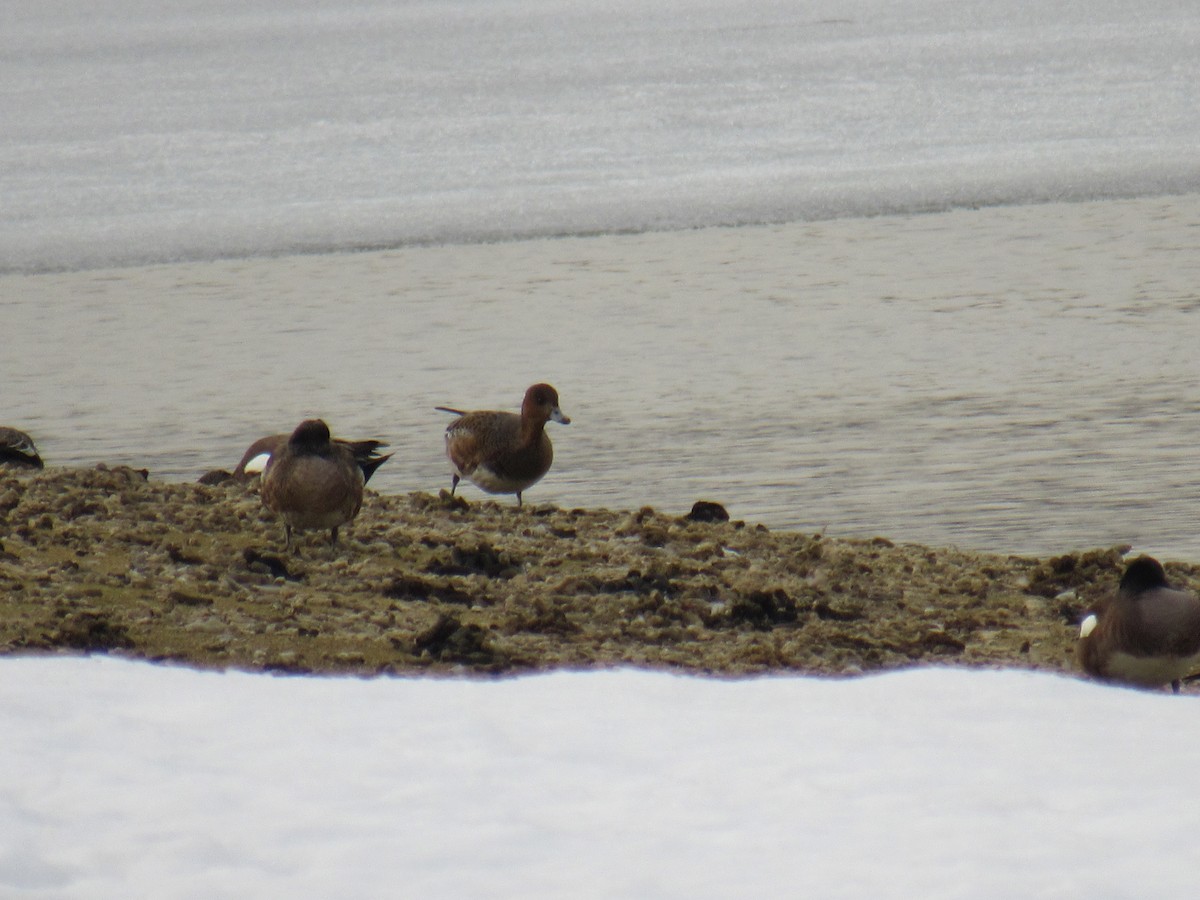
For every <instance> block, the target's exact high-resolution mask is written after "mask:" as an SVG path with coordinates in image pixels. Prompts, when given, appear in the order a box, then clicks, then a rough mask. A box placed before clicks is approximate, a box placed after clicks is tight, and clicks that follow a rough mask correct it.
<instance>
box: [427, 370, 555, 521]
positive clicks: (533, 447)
mask: <svg viewBox="0 0 1200 900" xmlns="http://www.w3.org/2000/svg"><path fill="white" fill-rule="evenodd" d="M437 408H438V409H439V410H441V411H442V412H449V413H454V414H455V415H457V416H459V418H458V419H456V420H455V421H453V422H451V423H450V427H449V428H447V429H446V456H447V457H448V458H449V460H450V466H451V468H452V469H453V480H452V481H451V484H450V495H451V496H453V495H454V491H455V489H456V488H457V487H458V482H459V480H460V479H463V478H466V479H467V480H468V481H470V482H471V483H472V484H474V485H476V486H477V487H479V488H482V489H483V490H485V491H487V492H488V493H489V494H516V495H517V506H521V505H522V501H521V494H522V492H523V491H525V490H526V489H528V488H529V487H530V486H532V485H534V484H536V483H537V482H538V481H539V480H541V478H542V476H543V475H545V474H546V473H547V472H549V471H550V464H551V463H552V462H553V461H554V447H553V445H552V444H551V443H550V437H549V435H547V434H546V431H545V427H546V423H547V422H559V423H561V424H563V425H569V424H571V420H570V419H568V418H567V417H566V416H564V415H563V412H562V410H561V409H559V406H558V391H556V390H555V389H554V388H552V387H551V386H550V385H548V384H535V385H533V386H532V387H531V388H529V390H527V391H526V392H525V399H524V400H523V401H522V403H521V414H520V415H517V414H516V413H511V412H495V411H492V410H484V411H477V412H466V411H464V410H461V409H452V408H450V407H448V406H439V407H437Z"/></svg>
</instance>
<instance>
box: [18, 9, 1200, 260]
mask: <svg viewBox="0 0 1200 900" xmlns="http://www.w3.org/2000/svg"><path fill="white" fill-rule="evenodd" d="M0 21H2V22H3V27H0V86H3V87H2V89H0V123H3V124H2V125H0V137H2V140H0V198H3V202H0V271H23V272H33V271H53V270H61V269H81V268H97V267H103V266H109V265H133V264H141V263H145V262H166V261H174V260H195V259H213V258H220V257H250V256H257V255H268V254H279V253H289V252H290V253H302V252H303V253H308V252H322V251H331V250H338V249H354V248H363V247H381V248H382V247H396V246H404V245H411V244H414V243H422V242H425V243H428V242H439V243H442V242H450V243H461V242H466V241H476V240H480V239H497V238H503V239H509V238H514V237H528V236H537V235H556V234H583V233H597V232H612V231H621V230H651V229H668V228H687V227H693V226H703V225H721V224H724V225H736V224H746V223H763V222H787V221H798V220H821V219H828V218H833V217H838V216H860V215H872V214H879V213H889V212H893V213H894V212H912V211H926V210H945V209H951V208H955V207H969V206H972V205H981V204H1002V203H1019V202H1031V201H1046V200H1061V199H1076V200H1078V199H1096V198H1111V197H1131V196H1149V195H1153V194H1166V193H1185V192H1189V191H1195V190H1197V189H1198V186H1200V156H1197V153H1196V148H1197V147H1198V146H1200V116H1197V115H1196V110H1197V109H1200V52H1197V47H1198V46H1200V6H1197V5H1196V4H1192V3H1181V2H1179V0H1140V2H1138V3H1136V4H1131V3H1128V2H1117V0H1087V2H1074V3H1066V2H1058V3H1041V4H1034V3H1029V2H1028V0H973V2H968V0H963V2H953V3H948V2H945V0H803V2H800V0H766V2H764V0H657V2H655V3H646V2H643V0H605V2H603V3H579V2H575V3H571V2H564V0H423V2H420V3H417V2H395V0H356V2H353V3H345V2H342V0H189V2H188V3H186V4H180V3H174V4H167V5H166V7H164V4H162V3H160V2H156V0H149V2H148V0H92V2H89V3H78V2H73V0H39V2H37V3H33V2H25V3H21V2H9V3H7V4H5V8H4V10H3V14H2V16H0Z"/></svg>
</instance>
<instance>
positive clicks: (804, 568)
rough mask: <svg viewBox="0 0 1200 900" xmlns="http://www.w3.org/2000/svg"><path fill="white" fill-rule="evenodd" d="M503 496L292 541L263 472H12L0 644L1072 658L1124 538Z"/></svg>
mask: <svg viewBox="0 0 1200 900" xmlns="http://www.w3.org/2000/svg"><path fill="white" fill-rule="evenodd" d="M714 499H719V498H714ZM506 501H507V498H506V500H502V501H501V502H492V501H490V500H479V501H473V502H472V501H464V500H463V499H462V498H453V499H452V498H450V497H448V496H447V495H446V494H445V493H444V492H443V493H442V494H441V495H437V496H435V495H431V494H422V493H414V494H409V495H397V496H391V495H381V494H377V493H373V492H370V491H368V497H367V499H366V501H365V503H364V506H363V510H362V513H361V514H360V516H359V518H358V520H357V521H356V522H355V524H354V526H353V527H352V528H351V529H349V531H348V532H347V533H345V534H344V535H343V537H342V540H341V542H340V543H339V546H338V547H337V548H335V549H331V548H330V547H329V546H328V544H327V540H326V538H325V537H323V536H321V535H318V534H308V535H305V536H303V537H302V539H301V540H300V542H299V549H298V553H297V554H294V555H291V556H289V555H287V554H285V553H284V552H283V536H282V528H281V527H280V526H279V524H278V522H276V521H275V520H274V518H273V516H272V515H271V514H270V513H268V512H267V511H266V510H264V509H263V508H262V506H261V504H260V502H259V498H258V494H257V492H256V489H255V487H254V485H252V484H251V485H246V484H243V483H241V482H237V481H227V482H225V483H222V484H217V485H205V484H180V483H167V482H159V481H156V480H155V479H153V478H150V479H147V478H146V477H145V475H144V473H142V472H139V471H134V470H132V469H128V468H125V467H112V468H109V467H107V466H104V465H100V466H98V467H96V468H91V469H82V468H80V469H49V470H46V471H43V472H36V473H35V472H18V471H10V470H0V598H2V599H0V611H2V612H0V653H6V654H9V653H87V652H105V653H112V654H119V655H122V656H127V657H133V658H143V659H147V660H153V661H169V662H174V663H182V664H188V665H194V666H199V667H204V668H216V669H224V668H236V669H244V670H260V671H273V672H288V673H337V674H355V675H364V676H366V675H379V674H405V675H411V674H418V673H429V674H516V673H521V672H529V671H535V670H544V669H552V668H560V667H570V668H586V667H605V666H618V665H633V666H645V667H654V668H661V669H671V670H677V671H680V672H692V673H705V674H716V675H728V676H738V675H749V674H756V673H764V672H792V673H805V674H818V675H828V676H847V675H856V674H861V673H866V672H874V671H880V670H887V669H894V668H899V667H905V666H913V665H925V664H939V665H965V666H987V667H1020V668H1029V669H1040V670H1049V671H1059V672H1075V671H1077V669H1076V664H1075V658H1074V646H1075V637H1076V634H1077V625H1076V623H1077V622H1078V621H1079V619H1080V617H1081V615H1082V613H1083V612H1084V611H1085V610H1086V609H1088V608H1090V607H1091V606H1092V605H1093V604H1094V603H1095V602H1096V600H1097V599H1099V598H1100V597H1102V596H1103V595H1104V594H1105V593H1107V592H1109V591H1111V590H1112V588H1113V586H1114V585H1115V584H1116V583H1117V580H1118V579H1119V577H1120V572H1121V568H1122V553H1123V552H1124V550H1126V549H1127V548H1124V547H1113V548H1101V549H1097V550H1093V551H1088V552H1083V553H1072V554H1068V555H1064V556H1060V557H1053V558H1045V559H1038V558H1032V557H1021V556H1007V555H995V554H987V553H977V552H970V551H964V550H957V549H954V548H942V547H938V548H934V547H924V546H919V545H914V544H904V543H900V542H897V541H894V540H892V539H888V538H882V537H880V538H875V539H872V540H849V539H842V538H830V537H824V536H821V535H811V534H799V533H792V532H773V531H770V530H768V529H766V528H765V527H763V526H762V525H757V524H754V523H752V522H720V521H718V522H696V521H690V520H688V519H687V518H686V517H685V516H684V515H682V514H680V513H666V512H662V511H655V510H652V509H649V508H644V509H641V510H638V511H611V510H596V509H560V508H556V507H551V506H538V505H536V504H535V503H534V504H527V505H526V506H525V508H524V509H517V508H516V507H515V506H514V505H513V504H512V503H511V501H507V502H506ZM681 507H682V512H683V513H686V512H687V510H688V509H689V508H690V507H691V501H690V500H688V501H686V502H683V503H681ZM1168 570H1169V574H1170V576H1171V577H1172V578H1174V579H1176V580H1178V581H1180V582H1182V583H1193V582H1195V581H1196V580H1197V577H1198V575H1200V572H1198V571H1197V569H1196V567H1192V566H1188V565H1181V564H1169V565H1168Z"/></svg>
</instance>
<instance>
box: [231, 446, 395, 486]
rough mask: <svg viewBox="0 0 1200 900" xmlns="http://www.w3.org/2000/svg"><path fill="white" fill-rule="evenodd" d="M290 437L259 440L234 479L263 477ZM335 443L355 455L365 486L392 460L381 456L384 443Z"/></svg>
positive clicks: (248, 452)
mask: <svg viewBox="0 0 1200 900" xmlns="http://www.w3.org/2000/svg"><path fill="white" fill-rule="evenodd" d="M289 437H290V435H286V434H272V435H268V436H267V437H263V438H259V439H258V440H257V441H255V442H254V443H253V444H251V445H250V446H249V447H248V448H247V449H246V452H245V453H244V454H242V459H241V461H240V462H239V463H238V464H237V468H236V469H234V470H233V477H234V478H237V479H238V480H243V479H247V478H250V477H251V476H253V475H261V474H262V473H263V471H264V470H265V469H266V468H267V464H268V463H270V461H271V457H272V456H274V455H275V454H276V453H278V452H279V451H280V450H281V449H283V447H284V446H286V445H287V442H288V438H289ZM333 442H334V443H335V444H341V445H342V446H344V447H349V448H350V452H351V453H353V454H354V461H355V462H356V463H358V467H359V468H360V469H362V473H363V483H364V484H365V483H366V482H368V481H370V480H371V476H372V475H374V474H375V470H376V469H378V468H379V467H380V466H382V465H383V464H384V463H385V462H387V461H388V460H389V459H391V458H392V454H390V453H386V454H383V455H380V454H379V448H380V447H386V446H387V444H386V443H384V442H383V441H374V440H370V441H347V440H343V439H342V438H334V439H333Z"/></svg>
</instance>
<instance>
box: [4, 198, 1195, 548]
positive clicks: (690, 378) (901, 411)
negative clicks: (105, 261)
mask: <svg viewBox="0 0 1200 900" xmlns="http://www.w3.org/2000/svg"><path fill="white" fill-rule="evenodd" d="M1198 245H1200V203H1198V202H1197V200H1196V198H1183V199H1181V198H1174V199H1170V198H1168V199H1163V200H1140V201H1129V202H1109V203H1096V204H1075V205H1058V206H1045V207H1024V208H1007V209H992V210H981V211H967V212H961V213H950V214H939V215H929V216H915V217H894V218H880V219H872V220H846V221H838V222H829V223H819V224H804V225H791V226H782V227H762V228H739V229H712V230H704V231H696V232H687V233H669V234H652V235H642V236H629V237H602V238H571V239H561V240H553V241H531V242H523V243H514V244H503V245H487V246H467V247H441V248H420V249H411V250H403V251H394V252H386V253H372V254H357V255H337V256H313V257H292V258H285V259H278V260H251V261H239V262H216V263H208V264H188V265H181V266H163V267H154V268H141V269H127V270H110V271H96V272H83V273H75V274H67V275H42V276H12V277H6V278H3V279H0V313H2V315H3V320H4V332H5V338H4V343H5V345H6V346H5V350H4V354H3V359H2V361H0V375H2V378H3V383H4V385H5V387H4V394H5V400H4V406H3V409H2V410H0V419H3V420H4V422H5V423H10V424H17V425H20V426H23V427H25V428H27V430H29V431H30V432H32V433H33V434H34V435H35V437H36V438H37V440H38V442H39V445H40V446H41V448H42V450H43V453H44V455H45V456H46V457H47V458H48V460H50V461H51V463H54V464H65V465H77V464H92V463H94V462H97V461H101V460H103V461H106V462H109V463H130V464H133V465H137V466H146V467H148V468H149V469H150V470H151V472H152V473H153V475H154V476H156V477H161V478H165V479H176V480H191V479H194V478H196V477H198V476H199V475H200V474H202V473H203V472H204V471H206V470H208V469H210V468H214V467H225V468H232V467H233V465H234V464H235V463H236V462H237V459H238V457H239V456H240V455H241V452H242V450H243V449H244V448H245V447H246V445H248V444H249V443H250V441H251V440H253V439H254V438H256V437H258V436H260V435H262V434H266V433H270V432H274V431H283V430H289V429H290V428H291V427H292V426H293V425H294V424H295V423H296V422H297V421H299V420H300V419H301V418H303V417H305V416H309V415H321V416H323V417H325V418H326V419H327V420H328V421H329V422H330V423H331V426H332V427H333V429H334V431H335V433H339V434H342V435H346V436H352V437H370V436H374V437H380V438H383V439H386V440H388V441H389V442H390V443H391V444H392V446H393V448H394V449H395V451H396V455H395V458H394V459H393V460H391V461H390V462H389V463H387V465H385V466H384V467H383V468H382V469H381V470H380V471H379V473H378V474H377V475H376V478H375V480H374V481H372V486H374V487H376V488H378V489H379V490H380V491H383V492H389V493H390V492H405V491H412V490H436V489H437V488H439V487H442V486H448V484H449V478H448V475H447V472H446V466H445V464H444V462H443V459H442V456H441V452H442V451H441V441H442V438H441V433H442V429H443V428H444V426H445V424H446V421H447V420H446V418H445V416H444V415H443V414H440V413H437V412H435V411H434V410H433V407H434V406H436V405H438V404H449V405H453V406H467V407H475V408H479V407H487V408H515V407H516V406H517V405H518V403H519V401H520V397H521V394H522V393H523V391H524V388H525V387H526V386H527V385H528V384H529V383H532V382H533V381H537V380H547V381H550V382H552V383H554V384H555V385H556V386H557V387H558V389H559V392H560V394H561V396H562V402H563V408H564V410H565V411H566V412H567V413H568V414H569V415H570V416H571V417H572V419H573V424H571V425H570V426H567V427H560V426H554V425H551V426H549V427H550V428H551V429H552V431H551V435H552V437H553V439H554V441H555V448H556V461H555V467H554V469H553V471H552V472H551V473H550V475H549V476H547V478H546V479H545V481H543V482H542V483H541V484H540V485H538V486H537V487H535V488H533V489H531V490H530V491H529V493H528V495H527V499H528V500H531V501H534V502H552V503H556V504H561V505H566V506H595V505H604V506H612V507H620V508H630V507H639V506H642V505H646V504H649V505H652V506H654V507H656V508H659V509H662V510H664V511H669V512H683V511H686V510H687V509H688V508H689V507H690V505H691V503H692V501H693V500H696V499H698V498H707V499H713V500H718V501H720V502H722V503H724V504H725V505H726V506H727V507H728V508H729V509H730V511H731V513H732V514H733V515H734V516H735V517H738V518H744V519H747V520H750V521H754V522H762V523H764V524H766V525H768V526H771V527H778V528H789V529H803V530H812V531H816V530H827V532H828V533H831V534H840V535H848V534H849V535H864V536H870V535H885V536H888V537H890V538H893V539H896V540H903V541H919V542H924V543H930V544H935V545H942V544H952V545H957V546H964V547H974V548H979V549H986V550H996V551H1008V552H1030V553H1039V554H1042V553H1056V552H1062V551H1065V550H1069V549H1077V548H1084V547H1092V546H1106V545H1109V544H1113V543H1121V542H1125V543H1131V544H1134V545H1136V546H1138V547H1139V548H1141V549H1144V550H1147V551H1150V552H1155V553H1159V554H1162V555H1164V556H1167V557H1171V558H1187V559H1193V560H1200V529H1198V528H1197V526H1196V516H1195V511H1196V508H1197V499H1198V494H1200V488H1198V487H1197V479H1196V478H1195V477H1194V472H1195V471H1196V458H1197V455H1198V453H1197V450H1196V443H1197V442H1196V425H1197V422H1198V417H1197V413H1198V412H1200V382H1198V376H1200V367H1198V366H1197V360H1196V346H1197V338H1198V337H1200V246H1198ZM466 494H467V496H468V497H469V498H470V497H479V496H480V494H479V492H478V491H476V490H475V489H474V488H472V487H470V486H468V487H467V488H466ZM504 502H510V501H508V500H505V501H504Z"/></svg>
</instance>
